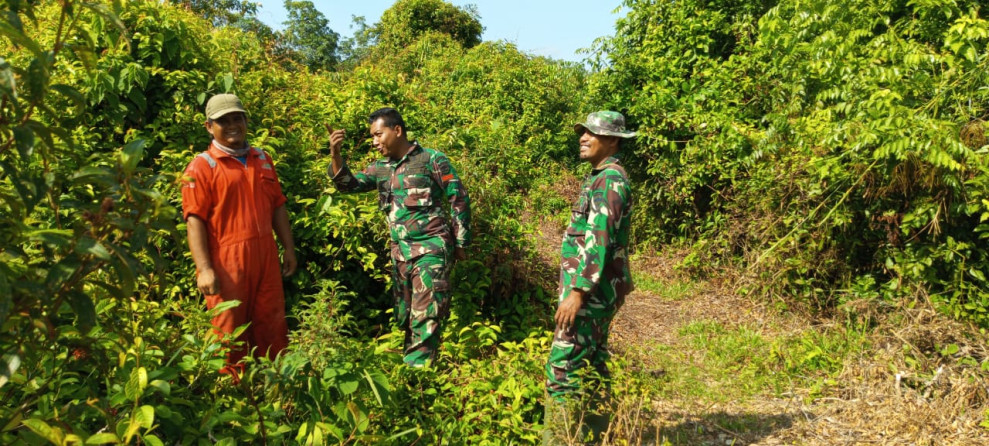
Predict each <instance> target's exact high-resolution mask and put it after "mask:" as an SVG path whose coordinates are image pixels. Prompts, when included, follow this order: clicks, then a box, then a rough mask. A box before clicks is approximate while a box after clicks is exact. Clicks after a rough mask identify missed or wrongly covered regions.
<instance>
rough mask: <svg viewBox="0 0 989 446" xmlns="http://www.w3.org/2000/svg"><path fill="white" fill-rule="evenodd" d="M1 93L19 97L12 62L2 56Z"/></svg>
mask: <svg viewBox="0 0 989 446" xmlns="http://www.w3.org/2000/svg"><path fill="white" fill-rule="evenodd" d="M0 94H2V95H10V97H12V98H14V99H16V98H17V78H16V77H15V76H14V70H12V69H11V68H10V63H9V62H7V61H6V60H5V59H4V58H2V57H0Z"/></svg>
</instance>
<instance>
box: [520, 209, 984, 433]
mask: <svg viewBox="0 0 989 446" xmlns="http://www.w3.org/2000/svg"><path fill="white" fill-rule="evenodd" d="M559 240H560V234H559V231H558V230H557V229H556V228H553V227H548V226H547V225H543V231H542V234H541V236H540V237H539V245H540V248H539V251H540V257H541V258H542V260H543V261H544V262H548V263H547V264H554V263H556V262H558V259H557V258H556V256H557V255H558V254H556V253H558V252H559V251H558V249H559V243H560V242H559ZM635 260H636V261H635V262H633V266H634V268H635V274H636V276H637V278H639V279H640V280H639V282H640V285H639V286H638V289H637V290H636V291H635V292H633V293H632V294H631V295H630V296H629V297H628V299H627V302H626V304H625V306H624V307H623V308H622V309H621V311H619V313H618V316H617V317H616V319H615V321H614V324H613V328H612V336H611V347H612V349H613V351H614V352H615V356H616V358H619V359H620V360H623V361H625V362H626V363H627V368H628V369H629V370H631V371H633V372H635V373H636V374H637V375H638V376H641V377H645V378H642V379H643V380H644V381H645V382H646V384H645V385H646V386H652V388H653V389H654V390H656V389H658V391H657V392H656V394H655V395H654V396H653V397H652V398H650V399H649V401H648V402H646V404H645V407H642V410H641V411H639V412H637V413H638V415H639V421H638V423H637V424H638V427H637V431H636V432H635V433H633V434H632V435H631V436H629V437H626V438H625V439H626V440H631V442H632V444H659V445H661V444H664V441H665V442H668V443H667V444H672V445H784V444H785V445H791V444H793V445H859V444H863V445H865V444H870V445H873V444H876V445H989V423H987V420H989V380H987V373H986V372H985V371H981V370H979V369H980V367H979V363H980V362H982V361H984V360H986V359H987V358H989V354H987V351H986V342H985V341H986V337H985V335H980V334H978V332H977V331H973V330H972V328H971V327H968V326H965V325H964V324H959V323H956V322H953V321H950V320H948V319H946V318H944V317H941V316H939V315H937V314H936V313H935V312H933V311H930V310H916V309H898V310H896V311H894V312H892V313H891V314H887V313H884V314H882V315H879V316H876V317H875V320H874V323H873V324H872V326H871V330H870V331H869V332H868V333H862V334H860V335H856V336H857V337H856V336H852V339H851V340H848V339H847V338H848V336H849V335H847V333H848V329H847V328H845V327H844V326H843V324H844V322H843V321H828V320H825V321H821V320H809V319H808V318H807V317H804V316H801V315H798V314H790V313H786V312H782V311H779V310H775V309H772V308H768V306H767V305H766V304H764V303H758V302H755V301H753V300H750V299H748V298H745V297H741V296H739V295H738V294H737V293H735V292H734V291H733V290H732V288H731V287H730V286H729V285H728V283H729V282H730V280H728V279H723V278H715V279H712V280H706V281H695V280H692V279H690V278H688V277H685V276H684V275H682V274H680V273H678V272H677V271H676V270H675V269H674V265H675V264H676V260H675V256H669V255H652V256H642V255H640V256H638V258H636V259H635ZM855 311H857V312H860V313H864V314H870V313H872V312H874V311H875V309H874V308H869V307H868V306H866V307H864V308H856V309H855ZM735 337H738V338H741V339H751V340H753V341H752V342H751V344H752V345H755V346H765V345H767V344H768V345H771V346H772V349H768V348H767V349H763V350H759V349H754V350H752V353H751V354H752V355H760V354H766V355H769V356H772V355H778V356H779V358H778V359H774V360H767V359H766V358H752V357H747V356H746V353H747V352H748V351H747V350H744V349H745V348H749V346H748V345H746V344H744V343H743V344H740V345H739V346H737V347H736V346H733V345H732V344H731V343H730V342H728V343H727V346H728V347H727V351H725V349H726V347H725V345H722V344H724V343H723V342H722V343H721V344H719V342H721V341H724V340H728V341H733V340H735ZM843 340H846V341H847V342H857V343H858V344H848V343H846V344H844V345H846V346H847V345H851V346H852V347H848V348H849V351H850V353H846V354H845V355H844V356H841V357H840V358H838V359H839V361H840V362H839V363H837V364H836V366H835V367H832V368H831V370H833V371H831V372H829V373H820V374H818V375H814V376H776V377H775V378H771V379H766V376H767V375H775V374H784V375H785V374H786V373H787V368H786V366H785V363H786V362H787V361H791V360H792V361H799V360H807V357H808V356H810V355H811V354H820V355H822V357H826V356H827V355H828V354H829V349H831V348H832V347H833V346H830V345H824V344H827V343H828V342H835V343H839V342H842V341H843ZM856 345H858V348H857V349H856V348H855V346H856ZM946 345H957V346H959V351H958V352H957V353H956V354H954V355H944V354H941V353H939V349H942V348H943V346H946ZM731 348H738V349H740V350H739V354H738V356H732V352H731ZM788 348H794V349H795V351H796V352H797V353H799V354H801V355H804V356H797V355H796V354H791V353H790V351H789V350H787V349H788ZM808 352H809V353H808ZM723 357H727V358H729V359H734V361H736V362H741V363H746V364H756V365H759V364H763V363H765V364H768V366H767V367H764V368H762V369H756V372H755V373H754V374H751V375H745V373H746V372H747V371H748V369H747V368H745V367H739V370H740V371H739V372H738V373H739V375H733V373H734V370H733V367H734V363H733V362H731V361H729V362H727V363H724V362H719V359H721V358H723ZM966 357H967V358H969V360H968V361H966V360H964V359H963V358H966ZM801 358H802V359H801ZM973 362H974V364H973ZM764 382H765V383H774V384H775V386H776V387H766V388H760V387H758V385H759V384H760V383H764ZM779 383H785V385H783V386H782V387H781V386H780V385H779ZM766 385H767V386H768V384H766ZM980 423H985V424H986V425H987V427H981V426H980ZM633 437H634V438H633ZM616 443H618V444H625V443H622V442H621V441H618V442H616Z"/></svg>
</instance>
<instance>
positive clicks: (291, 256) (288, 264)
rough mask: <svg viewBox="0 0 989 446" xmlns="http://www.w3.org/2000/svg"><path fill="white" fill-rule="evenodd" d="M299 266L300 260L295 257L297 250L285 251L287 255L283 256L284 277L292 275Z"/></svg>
mask: <svg viewBox="0 0 989 446" xmlns="http://www.w3.org/2000/svg"><path fill="white" fill-rule="evenodd" d="M298 266H299V262H298V261H297V260H296V259H295V251H294V250H290V251H285V255H283V256H282V277H290V276H291V275H292V274H295V269H296V268H298Z"/></svg>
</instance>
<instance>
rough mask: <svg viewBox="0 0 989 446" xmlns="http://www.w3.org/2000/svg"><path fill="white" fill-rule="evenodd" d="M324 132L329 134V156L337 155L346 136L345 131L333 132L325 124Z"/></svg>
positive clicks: (331, 128)
mask: <svg viewBox="0 0 989 446" xmlns="http://www.w3.org/2000/svg"><path fill="white" fill-rule="evenodd" d="M326 131H328V132H330V154H331V155H337V154H339V153H340V147H341V146H342V145H343V139H344V138H345V137H346V136H347V131H346V130H343V129H340V130H333V127H330V125H329V124H326Z"/></svg>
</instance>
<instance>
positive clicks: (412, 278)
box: [392, 253, 450, 367]
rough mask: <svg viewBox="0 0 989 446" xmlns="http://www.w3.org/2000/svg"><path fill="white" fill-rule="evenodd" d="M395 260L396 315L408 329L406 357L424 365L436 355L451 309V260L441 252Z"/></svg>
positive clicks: (406, 331) (416, 365) (415, 363)
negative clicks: (444, 324) (406, 259)
mask: <svg viewBox="0 0 989 446" xmlns="http://www.w3.org/2000/svg"><path fill="white" fill-rule="evenodd" d="M393 263H394V265H395V266H394V269H393V270H392V280H393V281H394V285H393V286H392V288H393V292H394V295H395V319H396V320H397V322H398V323H399V324H400V325H401V326H402V328H403V329H404V330H405V345H404V347H405V357H404V361H405V363H406V364H408V365H411V366H415V367H421V366H423V365H425V364H426V361H432V360H435V359H436V351H437V350H438V349H439V347H440V333H441V331H442V329H443V322H444V321H445V320H446V318H447V315H448V313H449V309H450V284H449V275H450V268H449V262H448V261H447V259H446V256H445V255H444V254H443V253H439V254H425V255H422V256H419V257H416V258H414V259H411V260H408V261H404V262H403V261H398V260H395V261H394V262H393Z"/></svg>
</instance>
